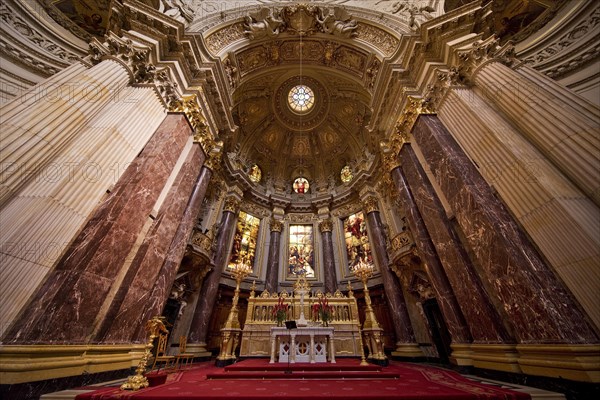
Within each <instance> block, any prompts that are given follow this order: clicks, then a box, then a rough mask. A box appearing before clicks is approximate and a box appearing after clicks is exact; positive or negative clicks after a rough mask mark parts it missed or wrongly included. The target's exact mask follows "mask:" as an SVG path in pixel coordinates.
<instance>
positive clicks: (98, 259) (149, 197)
mask: <svg viewBox="0 0 600 400" xmlns="http://www.w3.org/2000/svg"><path fill="white" fill-rule="evenodd" d="M190 133H191V130H190V126H189V123H188V122H187V120H186V118H185V117H184V116H182V115H169V116H167V118H165V120H164V122H163V123H162V124H161V126H160V127H159V128H158V130H157V131H156V132H155V134H154V135H153V136H152V139H151V140H150V141H149V142H148V143H147V144H146V146H145V147H144V150H143V151H142V153H141V154H140V155H139V156H138V157H137V158H135V159H134V161H133V162H132V163H131V164H130V165H129V166H128V168H127V169H126V171H125V173H124V174H123V176H121V179H119V182H118V183H117V185H116V186H115V187H114V189H113V191H112V192H111V193H110V195H109V196H108V197H106V199H105V200H104V201H103V202H102V203H101V204H100V205H98V206H97V208H96V211H95V213H94V215H93V216H92V217H91V219H90V220H89V221H88V222H87V223H86V225H85V226H84V227H83V229H82V231H81V233H80V234H79V236H78V237H77V238H76V239H75V241H74V242H73V243H72V244H71V245H70V247H69V248H68V249H67V251H66V253H65V254H64V255H63V256H62V257H61V259H60V261H59V262H58V265H57V267H56V268H55V269H54V270H53V271H52V272H51V275H50V276H49V277H48V279H47V280H46V282H45V283H44V284H43V286H41V287H40V288H39V290H38V292H37V295H36V297H35V298H34V299H33V301H32V302H31V303H30V305H29V306H28V307H27V309H26V310H25V311H24V312H23V313H22V317H21V318H20V319H19V320H17V321H16V323H15V325H14V326H13V328H12V329H11V330H10V331H9V333H8V335H7V336H6V338H5V340H6V341H7V342H15V343H23V342H24V343H40V342H42V343H43V342H53V343H60V342H62V341H64V342H70V343H85V342H86V341H87V339H88V336H89V335H90V334H91V329H93V327H94V323H95V320H96V318H97V316H98V312H99V310H100V308H101V307H102V305H103V303H104V301H105V300H106V299H107V298H108V296H109V293H111V287H112V285H113V283H114V282H115V280H117V279H118V277H119V275H120V273H121V271H122V267H123V264H124V260H126V259H127V256H128V254H129V253H130V251H131V249H132V248H133V246H134V245H135V243H136V241H137V238H138V235H139V234H140V233H141V232H142V230H143V227H144V225H145V224H146V223H147V220H148V218H149V217H148V216H149V215H150V213H151V212H152V209H153V207H154V205H155V204H156V202H157V200H158V198H159V195H160V194H161V192H162V191H163V188H164V187H165V185H166V184H167V182H168V179H169V176H170V175H171V173H172V171H173V169H174V168H175V165H176V162H177V160H178V158H179V156H180V154H181V152H182V151H183V149H184V148H185V145H186V143H187V141H188V138H189V137H190Z"/></svg>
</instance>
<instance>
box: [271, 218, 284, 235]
mask: <svg viewBox="0 0 600 400" xmlns="http://www.w3.org/2000/svg"><path fill="white" fill-rule="evenodd" d="M269 228H271V232H281V231H283V223H282V222H281V221H277V220H276V219H272V220H271V221H270V222H269Z"/></svg>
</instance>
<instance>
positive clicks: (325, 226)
mask: <svg viewBox="0 0 600 400" xmlns="http://www.w3.org/2000/svg"><path fill="white" fill-rule="evenodd" d="M319 230H320V231H321V233H325V232H331V231H332V230H333V221H332V220H331V218H327V219H324V220H322V221H321V222H319Z"/></svg>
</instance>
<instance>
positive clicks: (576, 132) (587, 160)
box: [472, 61, 600, 205]
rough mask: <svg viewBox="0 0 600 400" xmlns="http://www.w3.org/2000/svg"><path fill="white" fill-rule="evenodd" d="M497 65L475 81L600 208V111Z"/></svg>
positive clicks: (535, 76)
mask: <svg viewBox="0 0 600 400" xmlns="http://www.w3.org/2000/svg"><path fill="white" fill-rule="evenodd" d="M539 75H540V74H539V73H538V72H536V71H533V70H528V69H522V70H521V73H519V72H517V71H515V70H513V69H511V68H509V67H507V66H505V65H503V64H501V63H500V62H496V61H492V62H490V63H488V64H485V65H484V66H483V67H481V68H480V69H479V70H478V71H477V72H476V73H475V76H474V77H473V78H472V79H473V81H474V83H475V84H476V86H477V87H479V88H481V89H482V90H483V92H484V93H485V94H486V96H487V99H488V100H490V101H491V102H493V103H494V104H496V105H497V106H498V107H499V108H500V109H501V110H502V111H503V112H504V113H505V114H506V115H507V116H508V117H509V118H510V119H511V121H512V122H513V123H514V124H515V125H516V126H517V127H518V128H519V130H520V131H521V132H522V133H523V134H524V135H525V137H526V138H527V140H529V141H530V142H531V143H532V144H534V145H535V146H536V148H537V149H538V150H539V151H540V152H541V153H542V154H543V155H545V156H546V157H548V159H550V160H551V161H552V162H553V163H554V164H555V165H556V166H557V167H558V168H559V169H560V171H561V172H563V173H564V174H565V175H566V176H567V177H569V179H571V180H572V181H573V182H574V183H575V184H576V185H577V186H578V187H579V188H580V189H581V190H582V191H583V192H584V193H585V194H586V195H587V196H589V197H590V198H591V199H592V200H593V201H594V202H595V203H596V204H597V205H600V174H598V170H599V169H600V158H599V156H598V154H600V135H599V134H598V132H599V126H598V120H599V118H600V109H598V107H596V106H594V105H592V104H591V103H586V106H585V107H582V105H581V104H582V103H585V100H583V99H576V97H575V96H576V95H575V94H574V93H571V92H569V91H568V90H567V89H559V85H558V84H557V83H554V82H552V81H549V80H547V79H545V78H542V77H540V76H539Z"/></svg>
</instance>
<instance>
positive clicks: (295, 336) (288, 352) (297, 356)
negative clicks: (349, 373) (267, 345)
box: [270, 326, 335, 364]
mask: <svg viewBox="0 0 600 400" xmlns="http://www.w3.org/2000/svg"><path fill="white" fill-rule="evenodd" d="M333 331H334V329H333V327H320V326H313V327H303V328H297V329H286V328H283V327H272V328H271V361H270V363H271V364H273V363H275V362H276V361H278V362H285V363H287V362H289V363H296V362H308V363H311V364H312V363H318V362H331V363H335V344H334V340H333ZM278 342H279V346H278V345H277V344H278ZM277 348H279V355H278V357H276V350H277ZM276 358H277V360H276Z"/></svg>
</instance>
